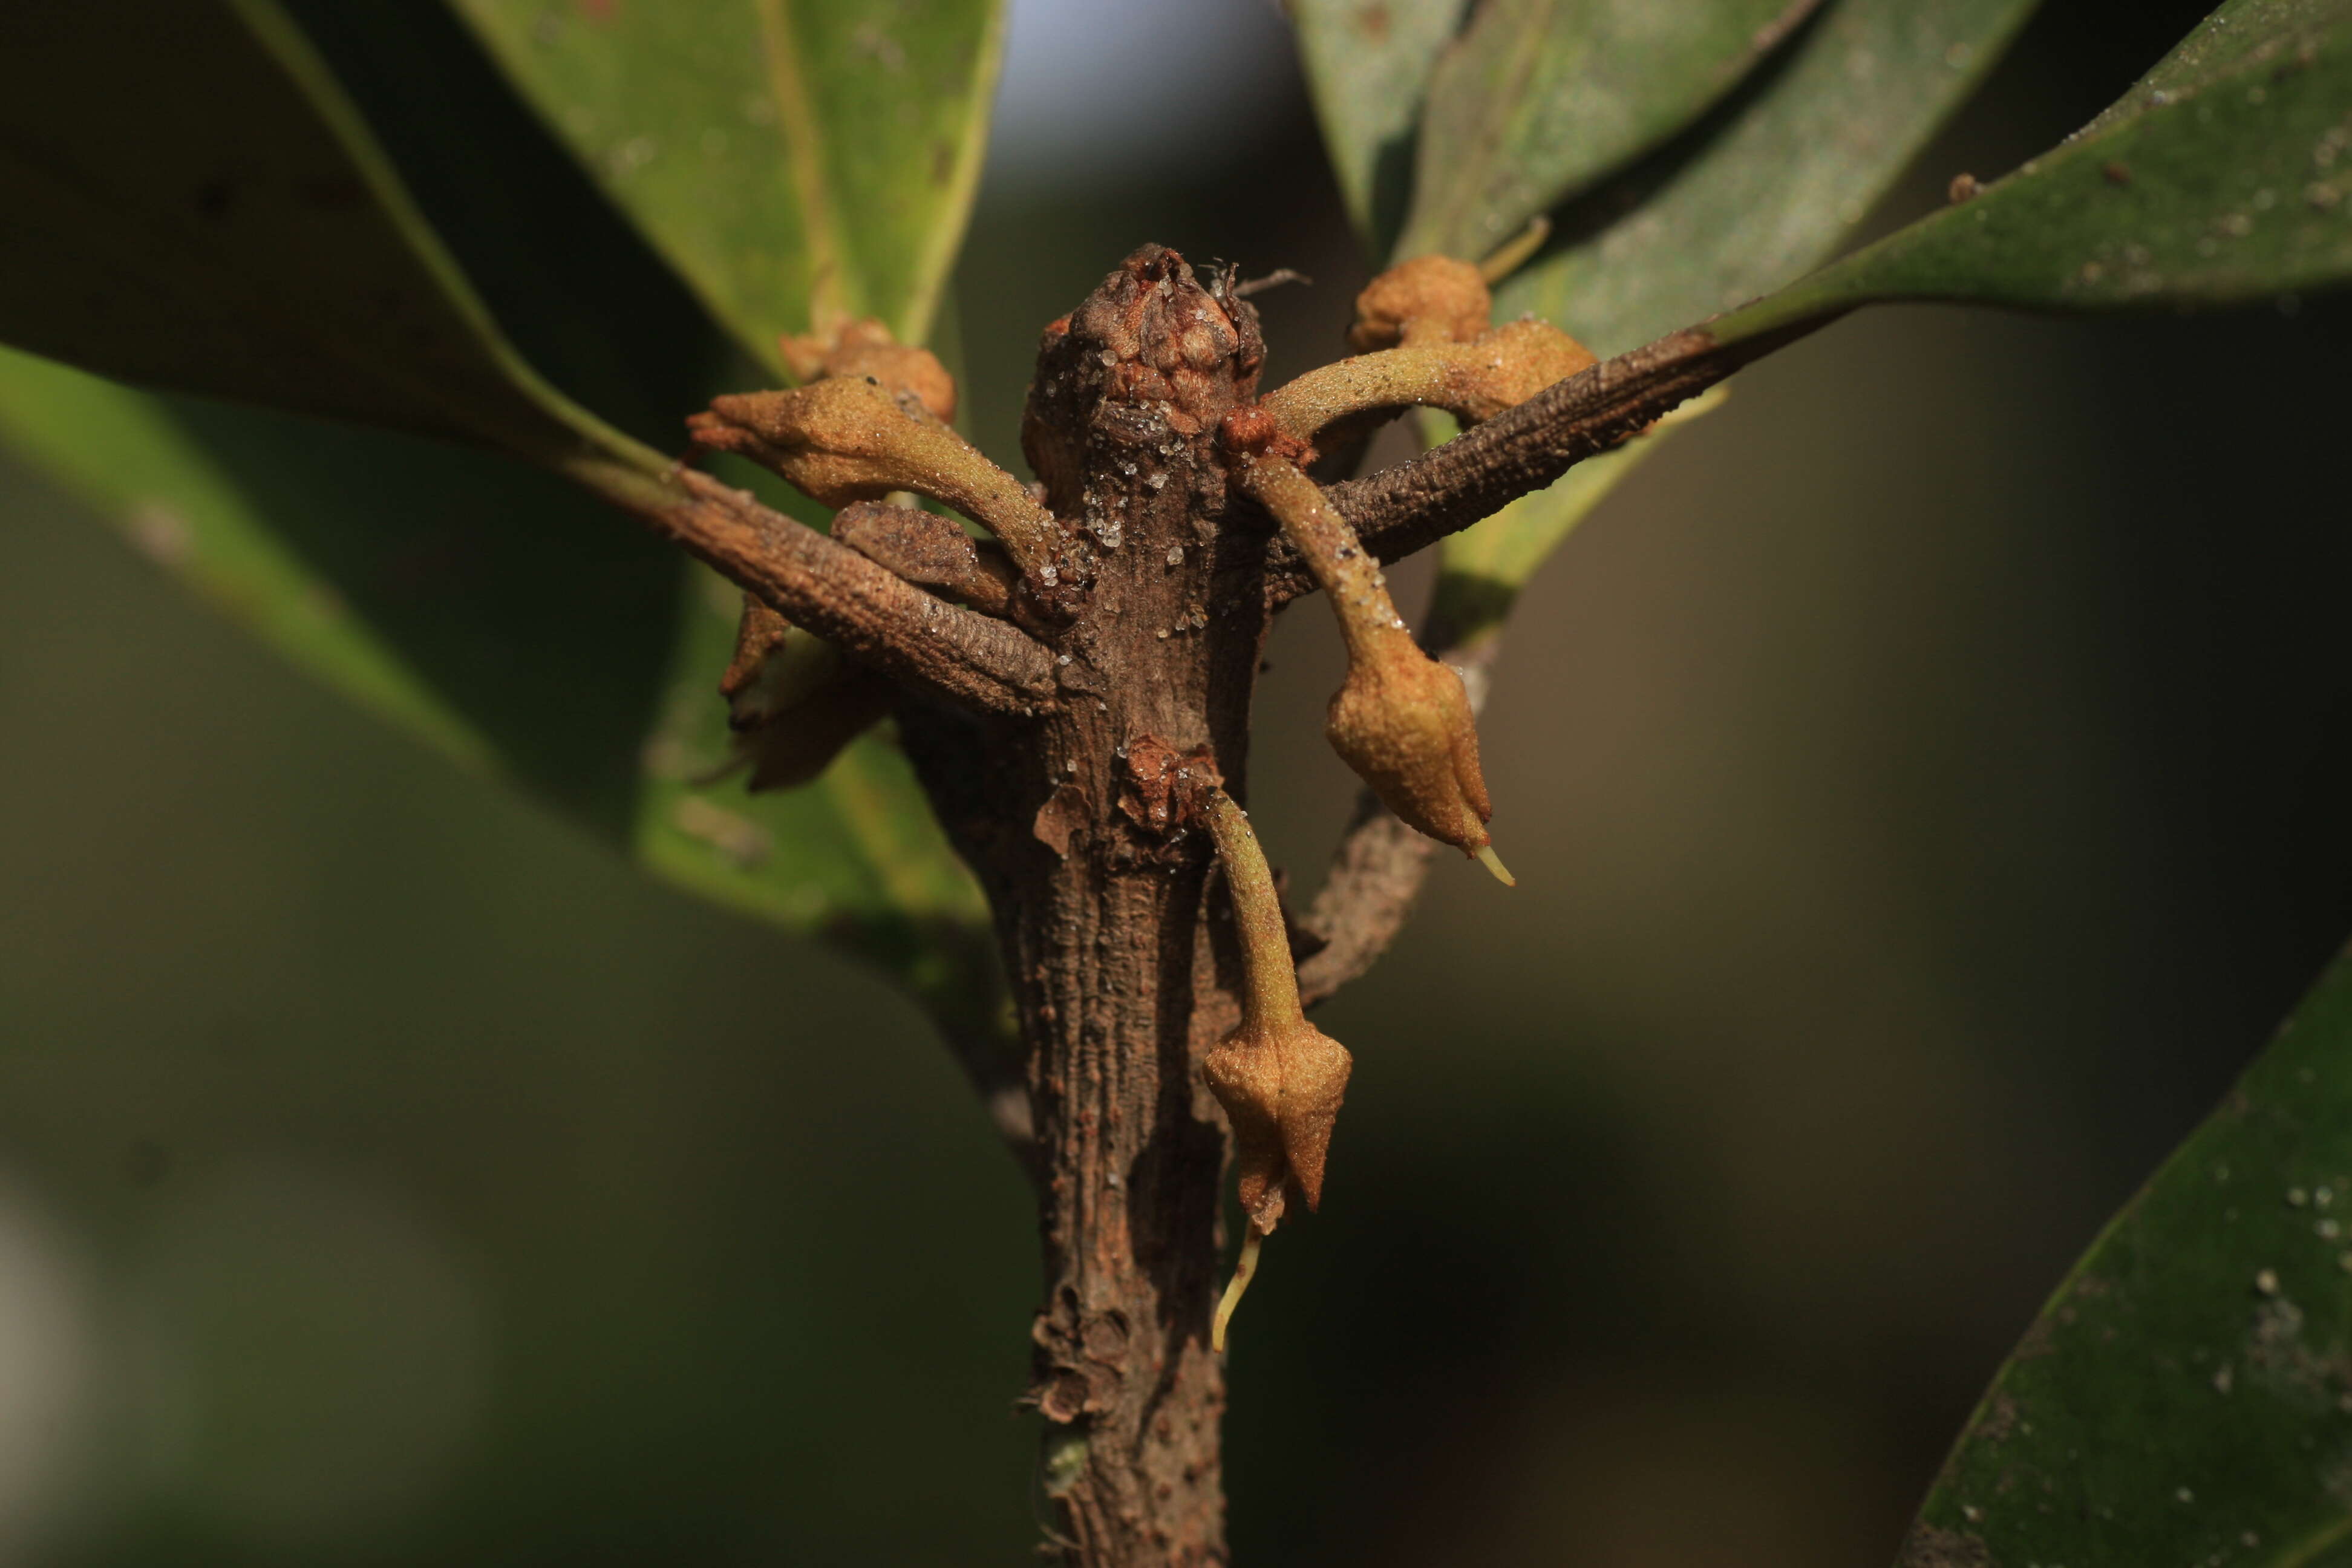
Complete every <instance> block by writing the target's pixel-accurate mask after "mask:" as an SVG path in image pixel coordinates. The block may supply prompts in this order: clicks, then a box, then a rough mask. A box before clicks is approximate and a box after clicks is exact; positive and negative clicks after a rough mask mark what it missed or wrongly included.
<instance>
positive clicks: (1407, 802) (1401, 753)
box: [1324, 636, 1511, 882]
mask: <svg viewBox="0 0 2352 1568" xmlns="http://www.w3.org/2000/svg"><path fill="white" fill-rule="evenodd" d="M1324 733H1325V734H1326V735H1327V736H1328V737H1329V739H1330V742H1331V748H1332V750H1334V751H1336V752H1339V755H1340V757H1341V758H1342V759H1343V760H1344V761H1345V762H1346V763H1347V764H1348V765H1349V767H1350V768H1353V769H1354V770H1355V771H1356V774H1357V776H1358V777H1360V778H1361V779H1362V780H1363V781H1364V783H1365V784H1369V785H1370V786H1371V790H1372V793H1373V794H1374V795H1379V796H1380V797H1381V805H1385V806H1387V807H1388V808H1389V809H1390V810H1391V811H1392V812H1394V813H1396V815H1397V816H1398V817H1399V818H1400V819H1401V820H1402V821H1403V822H1404V823H1405V824H1406V826H1410V827H1413V828H1416V829H1418V830H1419V831H1421V832H1423V833H1426V834H1428V835H1429V836H1430V837H1432V838H1434V839H1437V840H1439V841H1440V842H1442V843H1445V844H1451V845H1453V846H1454V847H1455V848H1457V849H1459V850H1461V851H1462V852H1463V853H1464V854H1465V855H1472V856H1475V857H1476V858H1478V859H1480V860H1482V861H1484V862H1486V868H1487V869H1488V870H1490V871H1493V872H1495V874H1496V876H1498V877H1500V878H1501V879H1503V880H1504V881H1505V882H1508V881H1510V879H1511V878H1510V876H1509V874H1508V873H1507V872H1506V871H1504V870H1502V869H1501V866H1502V862H1501V861H1500V860H1498V859H1496V858H1495V852H1494V847H1493V840H1492V838H1491V837H1490V836H1489V835H1488V834H1487V832H1486V821H1487V819H1488V818H1489V817H1491V816H1494V815H1495V807H1494V804H1493V803H1492V802H1491V801H1490V800H1489V799H1488V798H1487V795H1486V775H1485V773H1483V772H1482V771H1481V770H1480V768H1479V765H1478V731H1477V725H1476V721H1475V720H1474V719H1473V717H1472V716H1471V712H1470V695H1469V693H1468V692H1467V691H1466V690H1465V689H1463V685H1462V677H1461V676H1460V675H1459V674H1457V673H1456V672H1455V671H1454V669H1453V668H1451V667H1450V666H1447V665H1444V664H1441V663H1439V662H1438V661H1437V660H1435V659H1433V658H1430V657H1429V656H1428V655H1427V654H1425V653H1423V652H1422V650H1421V649H1420V648H1419V647H1417V646H1415V645H1414V643H1413V642H1412V639H1411V638H1410V637H1402V636H1400V637H1394V638H1391V639H1387V640H1385V641H1383V642H1382V643H1381V645H1380V647H1378V648H1377V649H1376V650H1375V651H1373V652H1372V653H1371V654H1370V656H1369V657H1359V658H1353V659H1350V660H1349V667H1348V680H1347V684H1345V685H1344V686H1342V687H1340V688H1339V691H1338V693H1337V694H1336V695H1334V696H1333V697H1332V699H1331V708H1330V712H1329V714H1328V718H1327V720H1326V721H1325V724H1324Z"/></svg>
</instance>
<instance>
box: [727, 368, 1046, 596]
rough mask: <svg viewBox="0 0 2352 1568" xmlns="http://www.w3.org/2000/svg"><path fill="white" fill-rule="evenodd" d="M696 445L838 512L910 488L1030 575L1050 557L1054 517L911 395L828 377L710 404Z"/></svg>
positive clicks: (870, 383) (875, 384) (874, 383)
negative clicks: (768, 473)
mask: <svg viewBox="0 0 2352 1568" xmlns="http://www.w3.org/2000/svg"><path fill="white" fill-rule="evenodd" d="M687 427H688V429H689V430H691V431H692V432H693V433H694V438H695V440H696V441H698V442H699V443H700V444H701V445H703V446H705V447H709V448H711V449H712V450H714V451H720V452H733V453H736V454H738V455H739V456H741V457H745V458H751V460H752V461H753V462H755V463H758V464H760V465H761V466H762V467H764V468H770V469H772V470H773V471H774V472H776V473H779V474H782V476H783V477H784V478H785V479H789V480H791V481H792V483H793V485H794V486H795V487H796V488H798V489H800V490H801V492H802V493H803V494H804V495H806V496H808V497H809V499H811V500H814V501H816V502H817V503H818V504H819V505H822V506H828V507H831V508H833V509H834V510H840V509H841V508H843V507H845V506H848V505H850V504H851V503H852V502H854V501H861V500H881V499H882V498H883V497H884V496H887V495H888V494H889V493H890V492H891V491H893V490H912V491H914V492H915V493H916V494H917V495H922V496H929V497H930V498H931V499H932V500H938V501H944V502H945V503H947V504H948V505H949V506H951V507H953V508H955V509H956V510H958V511H960V512H961V513H963V514H964V515H965V516H966V517H969V518H971V520H972V521H975V522H977V523H979V524H981V525H982V527H984V528H986V529H987V530H988V531H990V532H992V533H993V534H994V535H996V537H997V538H998V540H1000V541H1001V542H1003V545H1004V548H1005V552H1006V553H1008V554H1010V555H1011V556H1012V557H1013V561H1014V562H1015V563H1018V564H1019V565H1020V566H1021V568H1022V569H1023V570H1024V572H1026V571H1031V570H1034V569H1035V568H1036V567H1039V566H1042V565H1044V564H1045V563H1047V562H1048V561H1050V560H1051V559H1052V555H1051V551H1052V547H1053V542H1054V540H1055V538H1056V536H1057V532H1058V531H1057V530H1056V528H1055V523H1054V519H1053V515H1052V514H1051V513H1050V512H1048V511H1046V510H1045V508H1044V507H1043V506H1041V505H1039V504H1038V502H1037V500H1036V498H1035V497H1034V496H1032V495H1031V494H1030V493H1029V489H1028V487H1027V486H1025V485H1024V484H1023V483H1022V482H1021V481H1020V480H1018V479H1014V478H1013V476H1012V475H1011V474H1008V473H1006V472H1005V471H1004V470H1003V468H998V467H997V466H996V465H995V464H994V463H992V462H990V461H989V460H988V459H987V458H985V457H983V456H982V454H981V452H980V451H979V450H978V448H976V447H973V446H972V445H971V443H970V442H968V441H966V440H965V439H964V438H963V437H961V436H959V435H957V434H956V433H955V432H954V431H952V430H950V429H949V428H948V427H947V426H944V425H942V424H940V422H939V421H938V420H936V419H933V418H931V417H930V416H929V415H928V414H927V413H926V412H924V410H923V408H922V405H921V404H920V402H919V400H918V399H917V398H916V396H915V395H913V394H911V393H904V394H893V393H892V392H891V391H890V390H889V388H887V387H886V386H884V385H883V384H881V383H880V382H878V381H873V380H867V379H863V378H860V379H856V380H853V379H850V378H847V377H832V378H828V379H826V380H824V381H813V382H811V383H809V384H807V385H806V386H802V387H795V388H793V390H792V391H790V392H750V393H740V394H735V395H730V396H726V397H719V398H714V399H713V400H712V401H711V405H710V409H709V412H708V413H705V414H698V415H696V416H694V417H693V418H691V419H689V420H688V421H687Z"/></svg>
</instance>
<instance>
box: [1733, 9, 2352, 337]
mask: <svg viewBox="0 0 2352 1568" xmlns="http://www.w3.org/2000/svg"><path fill="white" fill-rule="evenodd" d="M2347 274H2352V5H2347V4H2346V3H2345V0H2231V4H2230V5H2224V6H2222V7H2221V9H2220V10H2218V11H2216V12H2214V13H2213V15H2212V16H2210V17H2209V18H2208V19H2207V20H2206V22H2205V25H2204V26H2201V27H2200V28H2198V29H2197V31H2196V32H2195V33H2193V34H2191V35H2190V36H2189V38H2188V39H2187V40H2186V41H2184V42H2183V43H2182V44H2181V46H2180V47H2179V48H2177V49H2175V50H2174V51H2173V52H2172V53H2171V54H2170V55H2168V56H2167V57H2166V58H2165V59H2164V60H2163V61H2162V63H2160V64H2158V66H2157V67H2156V68H2155V69H2153V70H2151V71H2149V72H2148V73H2147V76H2145V77H2143V78H2142V79H2140V81H2139V82H2138V84H2137V86H2135V87H2134V88H2133V89H2132V90H2131V91H2130V92H2128V93H2126V94H2125V95H2124V97H2123V98H2122V99H2121V100H2119V101H2117V102H2116V105H2115V106H2114V107H2113V108H2111V109H2109V110H2107V111H2106V112H2105V114H2102V115H2101V116H2099V118H2098V119H2096V120H2095V121H2092V122H2091V123H2090V124H2089V125H2088V126H2086V127H2084V130H2083V132H2082V133H2081V134H2079V135H2077V136H2074V137H2073V138H2071V139H2069V140H2068V141H2067V142H2064V143H2063V145H2061V146H2058V147H2054V148H2053V149H2051V150H2050V151H2049V152H2048V153H2043V154H2042V156H2040V157H2039V158H2036V159H2034V160H2032V162H2030V163H2027V164H2026V165H2025V166H2024V167H2023V168H2021V169H2020V170H2018V171H2017V173H2016V174H2011V176H2009V177H2008V178H2007V179H2004V180H2001V181H1999V182H1998V183H1996V184H1991V185H1989V186H1987V187H1986V188H1985V189H1984V190H1983V192H1982V193H1981V194H1979V195H1976V196H1975V197H1974V198H1973V199H1971V200H1968V201H1964V202H1959V203H1956V204H1955V205H1953V206H1952V207H1951V208H1949V209H1948V210H1947V211H1944V212H1941V213H1938V214H1937V215H1936V216H1933V217H1930V218H1927V219H1925V220H1924V221H1922V222H1919V223H1916V224H1914V225H1912V226H1910V227H1908V228H1906V229H1903V230H1901V231H1900V232H1898V233H1895V234H1892V235H1889V236H1888V237H1886V238H1885V239H1883V240H1880V241H1879V242H1878V243H1877V244H1875V245H1874V246H1871V247H1869V248H1868V249H1866V250H1863V251H1860V252H1858V253H1856V254H1855V255H1853V256H1851V257H1849V258H1846V259H1845V260H1843V261H1842V262H1840V263H1838V264H1837V265H1836V266H1834V267H1832V268H1827V269H1825V270H1823V271H1822V272H1821V273H1820V274H1819V275H1817V276H1815V277H1812V278H1810V279H1806V280H1804V281H1803V282H1801V283H1799V284H1798V285H1796V286H1795V287H1793V288H1790V289H1787V290H1785V291H1784V292H1782V293H1781V294H1780V295H1777V296H1775V297H1774V298H1772V299H1769V300H1764V301H1762V302H1760V303H1759V304H1758V305H1757V306H1756V307H1755V308H1754V309H1752V310H1741V311H1739V312H1738V313H1737V314H1735V315H1734V316H1732V317H1731V318H1730V319H1728V320H1727V321H1724V322H1722V323H1720V324H1719V326H1718V327H1717V332H1718V334H1719V335H1721V336H1724V337H1727V338H1729V337H1734V336H1742V335H1746V334H1749V333H1753V332H1759V331H1769V330H1770V329H1771V328H1773V327H1774V326H1777V325H1780V324H1784V323H1786V322H1789V321H1801V320H1804V319H1805V318H1807V317H1809V316H1817V315H1820V314H1822V313H1825V312H1832V311H1836V310H1844V309H1849V308H1851V307H1853V306H1854V305H1858V304H1863V303H1866V302H1870V301H1876V300H1967V301H1970V302H1973V303H1981V304H1990V305H2014V306H2024V307H2028V308H2031V309H2036V310H2114V309H2118V308H2123V309H2133V308H2137V309H2148V308H2152V307H2161V306H2175V307H2191V306H2200V305H2221V304H2231V303H2236V302H2239V301H2243V300H2266V299H2270V298H2273V297H2275V296H2277V295H2279V294H2282V293H2292V292H2294V291H2295V290H2298V289H2312V288H2318V287H2323V286H2326V285H2330V284H2335V283H2339V282H2341V281H2342V280H2343V279H2344V278H2345V277H2346V276H2347Z"/></svg>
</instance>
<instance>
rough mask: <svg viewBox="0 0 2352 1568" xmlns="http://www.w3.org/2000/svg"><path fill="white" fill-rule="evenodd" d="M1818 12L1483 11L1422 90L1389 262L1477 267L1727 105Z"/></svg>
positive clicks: (1604, 1) (1537, 7)
mask: <svg viewBox="0 0 2352 1568" xmlns="http://www.w3.org/2000/svg"><path fill="white" fill-rule="evenodd" d="M1815 3H1816V0H1683V3H1681V4H1675V5H1654V4H1641V5H1624V4H1622V3H1620V0H1487V3H1486V5H1482V6H1481V7H1480V8H1479V9H1478V10H1477V11H1476V12H1475V14H1474V15H1473V16H1472V17H1471V19H1470V26H1468V28H1466V29H1465V31H1464V32H1463V34H1462V36H1461V37H1460V39H1459V40H1457V41H1456V42H1455V44H1454V47H1452V48H1450V49H1449V50H1447V51H1446V53H1445V55H1444V58H1442V59H1440V60H1439V62H1438V65H1437V69H1436V72H1435V74H1434V75H1433V77H1432V79H1431V80H1430V84H1429V102H1428V107H1427V109H1426V110H1425V111H1424V112H1423V117H1422V126H1421V143H1420V148H1419V152H1418V155H1417V158H1416V161H1415V169H1414V175H1413V195H1412V215H1411V216H1409V217H1408V218H1407V219H1406V220H1405V226H1404V234H1403V237H1402V238H1401V239H1400V240H1399V242H1398V245H1397V253H1398V254H1399V255H1401V256H1417V255H1421V254H1423V253H1426V252H1431V251H1435V252H1439V253H1442V254H1444V255H1448V256H1460V257H1465V258H1470V259H1473V260H1475V259H1476V258H1480V257H1483V256H1485V255H1486V253H1487V252H1489V251H1491V250H1493V249H1495V248H1496V247H1497V246H1499V245H1501V244H1502V243H1503V242H1504V241H1506V240H1507V239H1509V238H1510V237H1512V236H1513V235H1515V234H1517V232H1518V231H1519V230H1520V229H1521V228H1523V227H1524V226H1526V225H1527V222H1528V219H1529V218H1531V217H1534V216H1536V215H1537V214H1538V213H1540V212H1544V211H1546V210H1548V209H1549V208H1550V207H1551V206H1552V205H1555V204H1556V203H1558V202H1559V201H1561V200H1563V199H1565V198H1566V197H1568V196H1570V195H1574V194H1575V193H1577V192H1578V191H1580V190H1582V189H1584V188H1585V187H1586V186H1588V185H1590V184H1591V183H1592V182H1593V181H1595V180H1597V179H1599V178H1600V177H1601V175H1603V174H1607V173H1608V172H1609V171H1611V170H1612V169H1614V168H1616V167H1618V166H1619V165H1620V164H1622V163H1625V162H1627V161H1628V160H1629V159H1632V158H1633V157H1634V156H1635V155H1636V154H1638V153H1643V152H1644V151H1646V150H1647V149H1649V148H1651V147H1653V146H1655V145H1656V144H1657V143H1658V142H1662V141H1664V140H1665V138H1667V137H1668V136H1670V135H1672V134H1673V133H1674V132H1676V131H1679V130H1680V129H1682V128H1683V127H1684V126H1685V125H1687V124H1689V123H1690V122H1691V121H1693V120H1696V118H1697V117H1698V116H1699V115H1700V114H1701V113H1702V112H1703V111H1705V110H1706V107H1707V105H1709V104H1711V103H1713V102H1714V101H1715V100H1717V99H1718V98H1720V97H1721V96H1722V95H1723V94H1724V93H1726V92H1727V91H1729V90H1730V89H1732V88H1733V87H1734V86H1735V85H1737V84H1738V81H1739V79H1741V78H1742V77H1744V76H1746V75H1747V74H1748V71H1750V70H1751V69H1753V68H1755V66H1756V64H1757V62H1759V60H1761V59H1762V58H1764V56H1765V55H1766V54H1767V53H1769V51H1770V50H1771V49H1772V47H1774V46H1775V45H1776V44H1778V43H1779V42H1780V40H1781V39H1782V38H1783V37H1786V36H1787V35H1788V33H1789V30H1790V28H1792V27H1794V26H1796V25H1797V24H1798V23H1799V22H1801V21H1802V20H1803V19H1804V17H1805V15H1806V14H1807V13H1808V12H1810V11H1811V9H1812V8H1813V5H1815Z"/></svg>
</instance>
